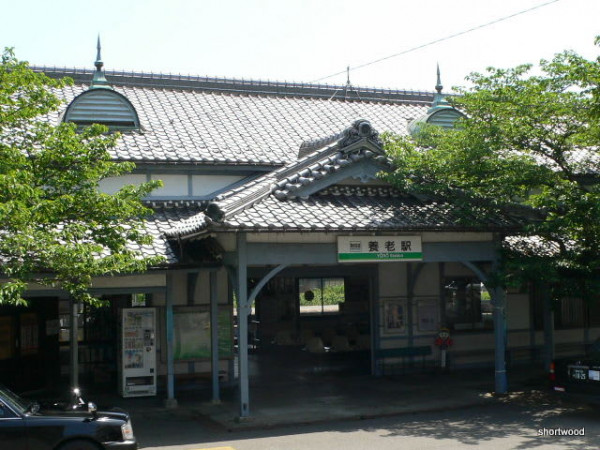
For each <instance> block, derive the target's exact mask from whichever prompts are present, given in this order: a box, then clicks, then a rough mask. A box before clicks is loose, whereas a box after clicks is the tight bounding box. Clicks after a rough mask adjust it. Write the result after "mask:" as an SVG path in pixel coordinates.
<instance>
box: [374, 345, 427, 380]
mask: <svg viewBox="0 0 600 450" xmlns="http://www.w3.org/2000/svg"><path fill="white" fill-rule="evenodd" d="M431 354H432V351H431V346H430V345H423V346H419V347H401V348H381V349H378V350H376V351H375V359H376V361H377V365H378V367H380V368H381V374H382V375H386V374H387V373H388V369H389V370H390V374H394V373H395V372H396V369H397V368H400V369H402V370H404V369H405V368H406V367H407V364H406V363H407V362H408V363H409V365H410V366H411V367H412V365H413V362H414V359H415V358H421V367H422V368H424V367H425V364H426V358H427V356H431Z"/></svg>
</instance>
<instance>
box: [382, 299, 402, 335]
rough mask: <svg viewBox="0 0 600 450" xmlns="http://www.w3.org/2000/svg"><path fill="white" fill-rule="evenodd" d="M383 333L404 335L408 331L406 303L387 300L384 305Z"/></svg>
mask: <svg viewBox="0 0 600 450" xmlns="http://www.w3.org/2000/svg"><path fill="white" fill-rule="evenodd" d="M383 331H384V333H386V334H402V333H404V332H405V331H406V302H405V301H403V300H385V301H384V303H383Z"/></svg>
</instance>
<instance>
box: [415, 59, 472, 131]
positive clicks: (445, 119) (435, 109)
mask: <svg viewBox="0 0 600 450" xmlns="http://www.w3.org/2000/svg"><path fill="white" fill-rule="evenodd" d="M443 88H444V87H443V86H442V82H441V80H440V68H439V66H438V68H437V84H436V86H435V90H436V91H437V93H436V94H435V95H434V97H433V103H432V104H431V108H429V109H428V110H427V113H426V114H425V115H424V116H422V117H419V118H418V119H415V120H413V121H412V122H411V123H409V124H408V131H409V133H410V134H413V135H414V134H415V133H417V132H418V131H419V128H420V126H421V125H422V124H424V123H429V124H432V125H437V126H440V127H442V128H453V127H454V124H455V123H456V121H457V120H458V119H460V118H461V117H464V114H463V113H461V112H460V111H458V110H457V109H456V108H454V107H453V106H452V105H451V104H450V103H448V101H447V100H446V97H445V95H444V94H442V89H443Z"/></svg>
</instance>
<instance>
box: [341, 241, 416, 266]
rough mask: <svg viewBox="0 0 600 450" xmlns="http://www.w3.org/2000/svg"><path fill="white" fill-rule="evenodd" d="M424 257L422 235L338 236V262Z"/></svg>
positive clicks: (403, 259)
mask: <svg viewBox="0 0 600 450" xmlns="http://www.w3.org/2000/svg"><path fill="white" fill-rule="evenodd" d="M422 259H423V248H422V245H421V236H338V262H353V263H356V262H386V261H421V260H422Z"/></svg>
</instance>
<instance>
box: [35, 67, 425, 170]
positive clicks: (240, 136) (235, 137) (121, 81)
mask: <svg viewBox="0 0 600 450" xmlns="http://www.w3.org/2000/svg"><path fill="white" fill-rule="evenodd" d="M36 70H44V71H45V72H46V74H48V75H50V76H55V77H58V76H71V77H74V78H75V84H74V85H73V86H70V87H66V88H64V89H62V90H61V92H59V95H60V96H62V98H64V100H65V102H66V103H65V105H64V108H66V106H67V104H68V103H69V102H70V101H71V100H72V99H73V98H75V97H76V96H77V95H79V94H81V93H82V92H84V91H85V90H87V89H88V87H89V82H90V80H91V78H92V72H91V71H83V72H82V71H79V72H72V71H69V70H56V69H49V68H37V69H36ZM106 77H107V79H108V81H109V82H110V83H111V85H112V86H113V88H114V89H115V91H117V92H119V93H121V94H123V95H124V96H125V97H127V99H129V101H130V102H131V103H132V104H133V106H134V107H135V109H136V111H137V113H138V115H139V118H140V122H141V126H142V129H141V130H140V131H127V132H124V133H123V138H122V139H121V141H120V142H119V144H118V146H117V148H116V149H115V150H114V153H113V157H115V158H116V159H121V160H132V161H139V162H141V161H144V162H179V163H197V164H219V165H221V164H225V165H226V164H237V165H240V164H247V165H282V164H285V163H287V162H290V161H292V160H295V159H296V158H297V157H298V151H299V149H300V146H301V145H302V143H303V142H305V141H309V140H313V139H320V138H322V137H323V136H331V135H334V134H335V133H338V132H339V131H340V130H343V129H344V128H345V127H346V126H347V125H348V124H349V123H352V122H353V121H354V120H356V119H358V118H361V117H362V118H365V119H367V120H369V121H370V122H371V123H372V124H373V126H374V127H375V128H376V129H377V130H379V131H392V132H395V133H398V134H406V126H407V123H408V122H409V121H410V120H412V119H414V118H416V117H420V116H422V115H423V114H424V113H425V112H426V111H427V109H428V108H429V106H430V104H431V99H432V98H433V94H431V93H419V92H410V91H409V92H405V91H382V90H376V89H367V88H357V90H356V91H351V92H344V90H343V88H342V87H336V86H321V85H302V84H290V85H288V84H282V83H264V82H254V81H250V82H247V81H246V82H244V81H239V80H217V79H209V78H192V77H169V76H160V77H158V76H157V77H154V76H150V75H143V74H131V75H130V74H122V73H121V74H118V73H111V72H106ZM348 96H349V97H348ZM346 98H347V100H346ZM64 108H63V110H64ZM59 119H60V117H59V114H55V115H54V116H52V117H50V119H49V120H52V121H57V122H58V120H59Z"/></svg>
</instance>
